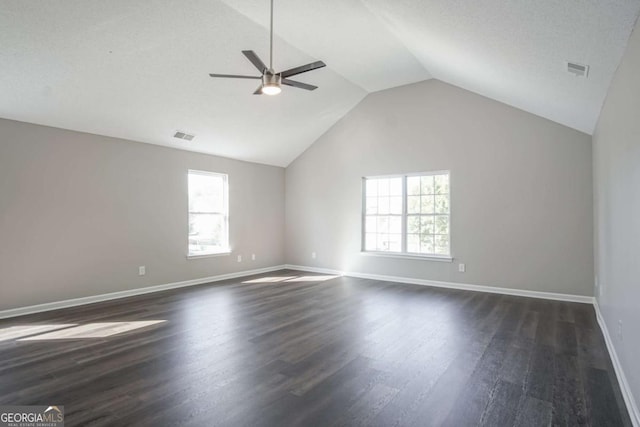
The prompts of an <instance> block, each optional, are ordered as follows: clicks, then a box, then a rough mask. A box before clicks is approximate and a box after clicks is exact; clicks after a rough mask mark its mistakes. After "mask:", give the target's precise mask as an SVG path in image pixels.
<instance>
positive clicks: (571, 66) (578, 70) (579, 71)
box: [567, 62, 589, 77]
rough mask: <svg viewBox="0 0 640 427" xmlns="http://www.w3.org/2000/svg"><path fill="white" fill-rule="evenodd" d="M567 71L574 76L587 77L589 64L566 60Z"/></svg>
mask: <svg viewBox="0 0 640 427" xmlns="http://www.w3.org/2000/svg"><path fill="white" fill-rule="evenodd" d="M567 71H568V72H570V73H571V74H575V76H576V77H587V76H588V75H589V66H588V65H582V64H576V63H575V62H567Z"/></svg>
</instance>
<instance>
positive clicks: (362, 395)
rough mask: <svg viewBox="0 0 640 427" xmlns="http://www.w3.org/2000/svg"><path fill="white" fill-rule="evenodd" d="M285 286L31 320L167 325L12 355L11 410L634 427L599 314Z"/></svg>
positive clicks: (388, 288)
mask: <svg viewBox="0 0 640 427" xmlns="http://www.w3.org/2000/svg"><path fill="white" fill-rule="evenodd" d="M300 276H307V277H308V276H311V275H310V274H308V273H300V272H294V271H279V272H276V273H269V274H266V275H263V276H253V277H251V278H247V279H236V280H231V281H226V282H218V283H215V284H211V285H203V286H198V287H192V288H184V289H179V290H173V291H167V292H163V293H155V294H149V295H142V296H138V297H132V298H127V299H121V300H116V301H110V302H105V303H99V304H93V305H87V306H82V307H76V308H70V309H65V310H59V311H55V312H48V313H41V314H37V315H31V316H24V317H21V318H14V319H9V320H4V321H1V322H0V329H5V328H8V327H11V326H14V325H31V324H56V323H65V324H80V325H84V324H88V323H92V322H116V321H139V320H166V322H164V323H160V324H157V325H153V326H148V327H146V328H142V329H138V330H134V331H130V332H125V333H122V334H119V335H115V336H112V337H108V338H86V339H66V340H51V341H50V340H45V341H18V340H16V339H11V340H5V341H0V405H10V404H11V405H30V404H41V405H53V404H59V405H64V406H65V412H66V423H67V424H66V425H68V426H89V425H123V426H124V425H135V426H169V425H190V426H214V425H225V426H227V425H228V426H296V425H299V426H315V425H317V426H332V425H348V426H351V425H367V426H395V425H398V426H414V425H415V426H440V425H446V426H472V425H486V426H512V425H513V426H538V425H539V426H547V425H559V426H575V425H587V426H588V425H591V426H597V427H601V426H630V425H631V423H630V420H629V418H628V415H627V414H626V410H625V408H624V403H623V401H622V397H621V395H620V390H619V388H618V385H617V382H616V379H615V374H614V372H613V368H612V366H611V362H610V360H609V357H608V354H607V351H606V348H605V344H604V340H603V337H602V334H601V332H600V330H599V328H598V326H597V324H596V319H595V314H594V310H593V307H591V306H590V305H586V304H576V303H565V302H555V301H546V300H539V299H531V298H521V297H512V296H505V295H494V294H487V293H480V292H469V291H458V290H448V289H438V288H429V287H424V286H415V285H406V284H394V283H389V282H380V281H374V280H364V279H355V278H348V277H340V278H335V279H331V280H324V281H318V280H314V279H297V280H295V281H281V282H262V283H256V282H254V283H243V282H246V281H248V280H251V279H256V278H258V277H300Z"/></svg>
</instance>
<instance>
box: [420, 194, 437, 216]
mask: <svg viewBox="0 0 640 427" xmlns="http://www.w3.org/2000/svg"><path fill="white" fill-rule="evenodd" d="M420 203H421V210H420V211H421V212H422V213H423V214H432V213H433V211H434V206H433V196H422V197H421V198H420Z"/></svg>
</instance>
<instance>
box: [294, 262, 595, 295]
mask: <svg viewBox="0 0 640 427" xmlns="http://www.w3.org/2000/svg"><path fill="white" fill-rule="evenodd" d="M285 267H286V268H288V269H290V270H300V271H309V272H312V273H324V274H333V275H340V276H349V277H357V278H360V279H373V280H381V281H385V282H398V283H410V284H413V285H422V286H433V287H437V288H449V289H461V290H465V291H477V292H489V293H492V294H503V295H514V296H520V297H529V298H541V299H548V300H555V301H568V302H580V303H585V304H593V302H594V298H593V297H588V296H583V295H571V294H559V293H554V292H540V291H528V290H522V289H512V288H498V287H495V286H484V285H472V284H468V283H457V282H442V281H437V280H426V279H415V278H412V277H401V276H386V275H381V274H369V273H358V272H353V271H338V270H331V269H328V268H317V267H307V266H304V265H292V264H287V265H285Z"/></svg>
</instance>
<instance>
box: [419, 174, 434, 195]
mask: <svg viewBox="0 0 640 427" xmlns="http://www.w3.org/2000/svg"><path fill="white" fill-rule="evenodd" d="M420 186H421V193H422V194H433V176H431V175H429V176H422V177H420Z"/></svg>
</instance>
